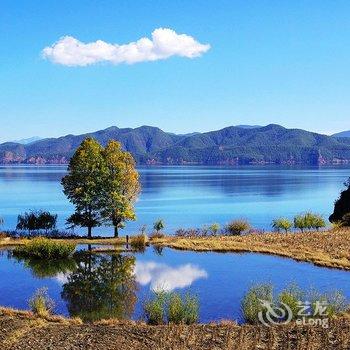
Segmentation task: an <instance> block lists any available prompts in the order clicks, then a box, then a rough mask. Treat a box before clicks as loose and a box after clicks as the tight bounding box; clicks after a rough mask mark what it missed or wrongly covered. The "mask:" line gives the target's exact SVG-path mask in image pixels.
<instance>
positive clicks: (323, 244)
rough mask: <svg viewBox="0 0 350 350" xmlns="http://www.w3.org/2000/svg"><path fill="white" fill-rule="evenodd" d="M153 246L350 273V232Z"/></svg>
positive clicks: (169, 240) (169, 241)
mask: <svg viewBox="0 0 350 350" xmlns="http://www.w3.org/2000/svg"><path fill="white" fill-rule="evenodd" d="M152 244H156V245H159V246H163V247H170V248H175V249H181V250H193V251H217V252H256V253H265V254H274V255H280V256H284V257H288V258H292V259H295V260H300V261H307V262H311V263H314V264H315V265H319V266H325V267H334V268H341V269H346V270H350V229H345V228H344V229H338V230H329V231H325V232H305V233H288V234H282V233H266V234H254V233H253V234H249V235H244V236H211V237H192V238H182V237H169V236H167V237H165V238H162V239H154V240H152Z"/></svg>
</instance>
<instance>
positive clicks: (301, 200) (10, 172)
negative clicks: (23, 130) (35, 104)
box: [0, 166, 350, 235]
mask: <svg viewBox="0 0 350 350" xmlns="http://www.w3.org/2000/svg"><path fill="white" fill-rule="evenodd" d="M139 171H140V174H141V181H142V194H141V196H140V199H139V201H138V202H137V206H136V213H137V218H138V219H137V221H136V222H131V223H128V225H127V227H126V229H125V230H124V232H129V233H130V232H134V231H136V230H138V229H139V227H140V226H141V225H143V224H146V225H147V226H148V228H149V229H151V227H152V223H153V222H154V221H155V220H156V219H158V218H163V219H164V220H165V222H166V228H167V232H169V233H171V232H174V231H175V230H176V229H177V228H179V227H200V226H203V225H205V224H210V223H212V222H218V223H220V224H225V223H227V222H228V221H229V220H231V219H234V218H240V217H244V218H247V219H249V220H250V221H251V223H252V224H253V225H254V226H255V227H257V228H261V229H269V228H270V223H271V220H272V219H273V218H276V217H278V216H287V217H293V216H294V215H295V214H297V213H299V212H302V211H306V210H313V211H316V212H319V213H321V214H323V215H324V216H325V217H326V218H327V217H328V216H329V214H330V213H331V211H332V207H333V202H334V200H335V199H336V198H337V196H338V194H339V192H340V190H341V189H342V187H343V185H342V184H343V182H344V181H345V180H346V179H347V178H348V177H349V176H350V167H349V166H347V167H346V166H337V167H320V168H318V167H299V168H297V167H289V168H288V167H279V166H241V167H199V166H198V167H190V166H177V167H143V168H140V169H139ZM64 174H65V167H62V166H41V167H33V166H16V167H4V166H2V167H0V216H2V217H4V219H5V227H6V228H8V229H11V228H14V226H15V225H16V219H17V215H18V214H19V213H21V212H23V211H25V210H28V209H46V210H50V211H52V212H54V213H57V214H58V215H59V226H60V227H61V228H63V227H64V222H65V218H66V217H67V216H69V215H70V214H71V212H72V210H73V208H72V207H71V205H70V204H69V202H68V201H67V200H66V198H65V196H64V195H63V193H62V189H61V185H60V179H61V178H62V176H63V175H64ZM95 232H96V233H98V234H104V235H110V234H112V229H111V228H109V227H108V228H98V229H96V230H95Z"/></svg>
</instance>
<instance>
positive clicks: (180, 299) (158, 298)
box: [143, 291, 199, 325]
mask: <svg viewBox="0 0 350 350" xmlns="http://www.w3.org/2000/svg"><path fill="white" fill-rule="evenodd" d="M153 293H154V295H153V297H152V298H151V299H149V300H147V301H146V302H145V303H144V305H143V309H144V315H145V319H146V322H147V323H148V324H151V325H159V324H165V323H174V324H193V323H196V322H198V318H199V302H198V298H197V297H196V296H192V295H190V294H189V293H187V294H185V296H182V295H180V294H179V293H175V292H172V293H168V292H165V291H154V292H153Z"/></svg>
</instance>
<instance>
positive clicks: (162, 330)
mask: <svg viewBox="0 0 350 350" xmlns="http://www.w3.org/2000/svg"><path fill="white" fill-rule="evenodd" d="M0 330H1V332H0V349H2V350H10V349H11V350H33V349H34V350H49V349H52V350H61V349H62V350H76V349H84V350H85V349H91V350H92V349H93V350H100V349H101V350H109V349H111V350H112V349H113V350H131V349H132V350H138V349H140V350H141V349H142V350H148V349H152V350H157V349H169V350H170V349H174V350H182V349H191V350H197V349H208V350H216V349H237V350H238V349H239V350H250V349H266V350H277V349H278V350H279V349H281V350H282V349H283V350H288V349H296V350H309V349H310V350H318V349H323V350H324V349H333V350H338V349H339V350H344V349H350V319H349V318H347V317H341V318H339V319H336V320H333V321H332V322H331V324H330V327H329V328H328V329H325V328H322V327H306V326H303V327H301V326H297V325H286V326H282V325H281V326H274V327H265V326H250V325H246V326H238V325H235V324H233V323H227V324H208V325H193V326H175V325H172V326H147V325H145V324H140V323H135V322H124V323H118V322H115V323H113V322H112V321H108V322H107V321H105V322H100V323H98V324H79V323H78V322H75V321H73V320H66V319H61V318H51V319H47V320H44V319H40V318H36V317H34V316H33V315H32V314H30V313H28V312H19V311H13V310H12V311H8V310H7V309H6V310H2V309H0Z"/></svg>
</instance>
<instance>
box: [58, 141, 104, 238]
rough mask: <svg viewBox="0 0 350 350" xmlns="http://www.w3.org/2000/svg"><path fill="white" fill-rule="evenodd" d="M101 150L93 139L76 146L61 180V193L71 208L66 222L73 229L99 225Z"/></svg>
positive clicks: (101, 187)
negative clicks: (73, 207)
mask: <svg viewBox="0 0 350 350" xmlns="http://www.w3.org/2000/svg"><path fill="white" fill-rule="evenodd" d="M102 152H103V148H102V147H101V145H100V144H99V143H98V142H97V141H96V140H94V139H93V138H87V139H85V140H84V141H83V142H82V143H81V145H80V146H79V147H78V149H77V150H76V152H75V153H74V155H73V157H72V158H71V160H70V162H69V166H68V174H67V175H66V176H65V177H64V178H63V179H62V186H63V192H64V194H65V195H66V196H67V197H68V199H69V201H70V202H71V203H72V204H73V205H74V206H75V213H74V214H73V215H72V216H71V217H70V218H69V219H68V220H67V222H68V223H70V224H72V225H73V226H76V225H79V226H82V227H87V229H88V237H89V238H91V237H92V228H93V227H96V226H99V225H101V216H100V211H101V204H102V201H101V195H102V193H103V184H104V180H105V174H106V166H105V161H104V159H103V156H102Z"/></svg>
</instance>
